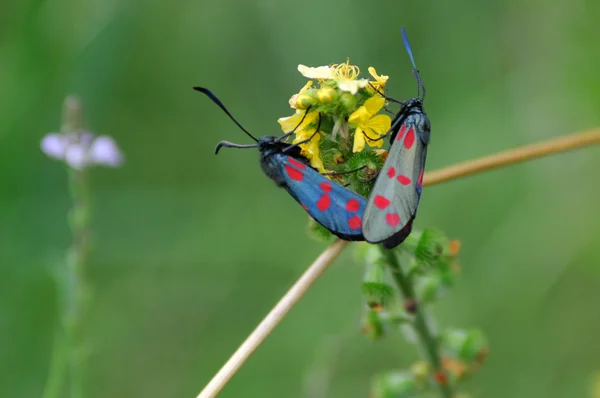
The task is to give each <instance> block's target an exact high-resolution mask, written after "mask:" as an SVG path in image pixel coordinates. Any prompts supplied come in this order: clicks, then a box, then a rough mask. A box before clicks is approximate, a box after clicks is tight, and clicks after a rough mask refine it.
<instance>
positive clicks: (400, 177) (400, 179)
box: [398, 175, 411, 185]
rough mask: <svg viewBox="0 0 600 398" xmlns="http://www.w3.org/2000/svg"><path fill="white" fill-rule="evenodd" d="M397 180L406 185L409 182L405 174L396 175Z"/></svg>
mask: <svg viewBox="0 0 600 398" xmlns="http://www.w3.org/2000/svg"><path fill="white" fill-rule="evenodd" d="M398 182H399V183H400V184H402V185H408V184H410V183H411V181H410V178H408V177H407V176H405V175H399V176H398Z"/></svg>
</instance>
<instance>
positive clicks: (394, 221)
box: [385, 213, 400, 227]
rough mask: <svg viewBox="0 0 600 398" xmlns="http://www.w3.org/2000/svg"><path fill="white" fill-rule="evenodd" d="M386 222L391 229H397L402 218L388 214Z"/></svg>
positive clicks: (395, 214)
mask: <svg viewBox="0 0 600 398" xmlns="http://www.w3.org/2000/svg"><path fill="white" fill-rule="evenodd" d="M385 222H387V223H388V224H389V225H390V227H395V226H396V225H398V224H400V216H399V215H398V213H388V214H386V215H385Z"/></svg>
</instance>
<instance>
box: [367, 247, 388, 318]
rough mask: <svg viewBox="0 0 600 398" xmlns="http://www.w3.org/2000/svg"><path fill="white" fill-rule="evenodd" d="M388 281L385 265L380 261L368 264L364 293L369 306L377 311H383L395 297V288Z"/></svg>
mask: <svg viewBox="0 0 600 398" xmlns="http://www.w3.org/2000/svg"><path fill="white" fill-rule="evenodd" d="M367 255H368V253H367ZM365 257H367V256H365ZM386 279H387V273H386V268H385V263H383V262H382V261H379V260H378V259H377V260H376V261H370V262H368V263H367V266H366V272H365V279H364V282H363V284H362V292H363V295H364V296H365V299H366V301H367V305H368V306H369V307H370V308H372V309H374V310H376V311H381V309H383V307H385V305H386V301H388V300H389V298H390V297H392V296H393V295H394V288H393V287H392V286H391V285H389V284H388V283H387V282H386Z"/></svg>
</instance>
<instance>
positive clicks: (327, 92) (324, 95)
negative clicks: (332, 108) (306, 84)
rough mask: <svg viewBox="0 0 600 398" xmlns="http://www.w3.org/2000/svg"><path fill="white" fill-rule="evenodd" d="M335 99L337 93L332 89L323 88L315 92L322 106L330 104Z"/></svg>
mask: <svg viewBox="0 0 600 398" xmlns="http://www.w3.org/2000/svg"><path fill="white" fill-rule="evenodd" d="M336 97H337V91H336V90H335V89H334V88H333V87H323V88H321V89H319V90H318V91H317V98H318V99H319V102H320V103H322V104H331V103H332V102H333V101H335V99H336Z"/></svg>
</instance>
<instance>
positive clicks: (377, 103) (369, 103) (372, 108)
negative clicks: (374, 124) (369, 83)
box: [363, 95, 385, 116]
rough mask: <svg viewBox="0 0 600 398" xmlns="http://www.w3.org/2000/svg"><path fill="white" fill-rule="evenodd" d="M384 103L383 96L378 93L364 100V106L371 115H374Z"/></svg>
mask: <svg viewBox="0 0 600 398" xmlns="http://www.w3.org/2000/svg"><path fill="white" fill-rule="evenodd" d="M384 105H385V98H383V97H382V96H380V95H375V96H373V97H371V98H369V99H368V100H366V101H365V103H364V105H363V106H364V107H365V108H367V111H368V112H369V114H370V115H371V116H373V115H375V114H376V113H377V112H379V111H380V110H381V109H382V108H383V106H384Z"/></svg>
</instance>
